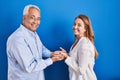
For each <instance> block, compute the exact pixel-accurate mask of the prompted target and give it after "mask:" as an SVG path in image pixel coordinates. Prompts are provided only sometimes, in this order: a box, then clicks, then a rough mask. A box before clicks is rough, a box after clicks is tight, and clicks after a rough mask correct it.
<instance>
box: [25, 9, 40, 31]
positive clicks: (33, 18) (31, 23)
mask: <svg viewBox="0 0 120 80" xmlns="http://www.w3.org/2000/svg"><path fill="white" fill-rule="evenodd" d="M39 24H40V12H39V10H37V9H36V8H30V9H29V12H28V14H26V15H24V16H23V25H24V26H25V27H26V28H28V29H29V30H31V31H33V32H34V31H36V29H37V28H38V26H39Z"/></svg>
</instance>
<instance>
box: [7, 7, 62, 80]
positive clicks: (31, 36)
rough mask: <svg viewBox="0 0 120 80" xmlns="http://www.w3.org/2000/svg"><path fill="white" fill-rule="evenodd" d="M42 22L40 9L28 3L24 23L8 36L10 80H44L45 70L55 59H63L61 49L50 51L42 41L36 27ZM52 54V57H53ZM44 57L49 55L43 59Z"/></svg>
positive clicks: (24, 13)
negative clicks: (60, 53)
mask: <svg viewBox="0 0 120 80" xmlns="http://www.w3.org/2000/svg"><path fill="white" fill-rule="evenodd" d="M39 24H40V9H39V8H38V7H37V6H35V5H27V6H26V7H25V8H24V11H23V23H22V24H21V25H20V27H19V28H18V29H17V30H16V31H15V32H14V33H13V34H12V35H11V36H10V37H9V38H8V41H7V56H8V80H44V72H43V70H44V69H45V68H46V67H48V66H49V65H51V64H52V63H53V62H55V61H59V60H62V59H63V57H62V56H61V55H57V54H59V51H56V52H53V53H52V52H51V51H49V50H48V49H47V48H46V47H45V46H44V45H43V44H42V42H41V40H40V38H39V36H38V34H37V33H36V29H37V28H38V26H39ZM51 55H52V57H51ZM42 57H49V58H48V59H45V60H44V59H42Z"/></svg>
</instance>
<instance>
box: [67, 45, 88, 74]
mask: <svg viewBox="0 0 120 80" xmlns="http://www.w3.org/2000/svg"><path fill="white" fill-rule="evenodd" d="M73 54H76V53H73ZM89 58H90V48H89V47H88V44H86V43H82V45H81V46H80V47H79V49H78V51H77V61H75V59H74V58H73V57H68V58H67V59H66V60H65V62H66V64H67V65H68V66H69V67H71V68H72V69H73V70H74V71H75V72H77V73H79V74H80V75H83V74H84V73H85V71H86V70H87V67H88V64H89V60H90V59H89Z"/></svg>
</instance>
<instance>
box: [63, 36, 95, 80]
mask: <svg viewBox="0 0 120 80" xmlns="http://www.w3.org/2000/svg"><path fill="white" fill-rule="evenodd" d="M69 55H70V56H69V57H68V58H67V59H66V60H65V63H66V64H67V65H68V66H69V78H70V80H97V78H96V75H95V73H94V70H93V67H94V63H95V58H94V56H95V51H94V46H93V44H92V43H91V41H90V40H89V39H88V38H86V37H82V38H81V39H80V40H79V41H78V43H77V44H76V45H75V47H74V48H73V49H72V47H71V49H70V53H69Z"/></svg>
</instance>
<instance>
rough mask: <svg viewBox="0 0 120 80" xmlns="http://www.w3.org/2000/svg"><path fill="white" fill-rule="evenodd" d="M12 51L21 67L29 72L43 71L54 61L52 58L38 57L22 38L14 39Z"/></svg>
mask: <svg viewBox="0 0 120 80" xmlns="http://www.w3.org/2000/svg"><path fill="white" fill-rule="evenodd" d="M11 51H12V53H13V54H14V57H15V59H16V60H17V62H18V64H19V65H20V66H21V68H22V69H23V70H25V71H26V72H29V73H31V72H37V71H41V70H43V69H45V68H46V67H47V66H49V65H51V64H52V63H53V62H52V60H51V58H48V59H46V60H43V59H42V58H36V57H35V56H34V55H33V53H32V52H31V50H30V48H29V45H27V44H26V43H25V40H24V39H22V38H20V39H17V40H16V41H14V43H13V45H12V47H11Z"/></svg>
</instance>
